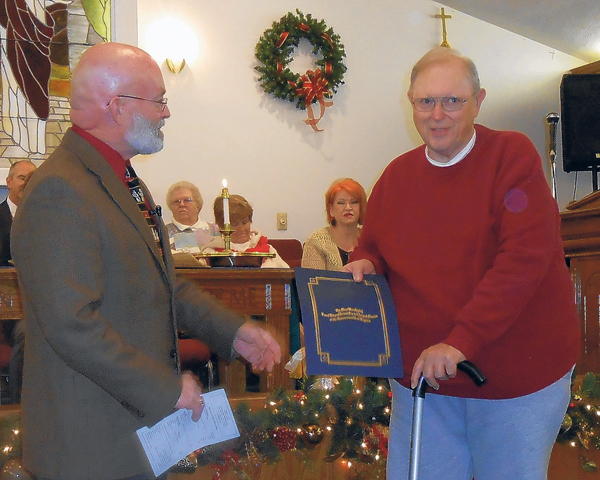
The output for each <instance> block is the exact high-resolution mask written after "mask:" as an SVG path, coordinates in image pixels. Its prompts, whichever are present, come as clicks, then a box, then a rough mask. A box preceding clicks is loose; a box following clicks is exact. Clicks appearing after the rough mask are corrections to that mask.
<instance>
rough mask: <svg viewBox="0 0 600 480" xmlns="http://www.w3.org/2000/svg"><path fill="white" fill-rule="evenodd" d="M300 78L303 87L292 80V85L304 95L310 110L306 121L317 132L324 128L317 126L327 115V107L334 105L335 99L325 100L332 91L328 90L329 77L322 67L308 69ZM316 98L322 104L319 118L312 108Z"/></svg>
mask: <svg viewBox="0 0 600 480" xmlns="http://www.w3.org/2000/svg"><path fill="white" fill-rule="evenodd" d="M300 79H301V80H302V87H298V86H297V85H296V84H295V83H294V82H290V85H292V87H294V88H295V89H296V93H297V94H298V95H299V96H300V97H304V102H305V104H306V110H307V111H308V118H307V119H306V120H304V123H306V124H307V125H310V126H311V127H312V129H313V130H314V131H315V132H322V131H323V130H321V129H319V128H317V123H319V120H321V119H322V118H323V115H325V109H326V108H327V107H331V106H332V105H333V101H331V100H325V95H327V96H329V97H330V96H331V92H330V91H329V90H327V79H326V78H325V77H324V76H323V72H322V71H321V69H320V68H317V69H316V70H315V71H312V70H308V71H307V72H306V74H304V75H302V77H300ZM315 98H316V99H317V101H318V102H319V104H320V105H321V114H320V115H319V118H315V114H314V112H313V109H312V102H313V100H314V99H315Z"/></svg>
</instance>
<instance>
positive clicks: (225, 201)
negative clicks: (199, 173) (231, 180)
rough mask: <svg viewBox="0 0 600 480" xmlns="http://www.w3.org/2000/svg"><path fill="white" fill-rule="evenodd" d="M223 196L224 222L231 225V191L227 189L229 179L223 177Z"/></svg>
mask: <svg viewBox="0 0 600 480" xmlns="http://www.w3.org/2000/svg"><path fill="white" fill-rule="evenodd" d="M221 196H222V197H223V222H224V223H225V225H229V224H230V221H229V191H228V190H227V180H225V179H223V191H222V192H221Z"/></svg>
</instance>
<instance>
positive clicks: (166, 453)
mask: <svg viewBox="0 0 600 480" xmlns="http://www.w3.org/2000/svg"><path fill="white" fill-rule="evenodd" d="M202 398H204V410H203V411H202V416H201V417H200V420H198V421H197V422H194V421H192V411H191V410H186V409H180V410H177V411H176V412H175V413H172V414H171V415H169V416H168V417H165V418H163V419H162V420H161V421H160V422H158V423H157V424H156V425H154V426H152V427H150V428H148V427H142V428H140V429H139V430H138V431H137V434H138V437H139V439H140V441H141V442H142V446H143V447H144V451H145V452H146V456H147V457H148V460H149V461H150V465H151V466H152V471H153V472H154V475H156V476H159V475H160V474H161V473H163V472H165V471H167V470H168V469H169V468H170V467H171V466H173V465H175V464H176V463H177V462H178V461H179V460H181V459H183V458H184V457H185V456H186V455H188V454H190V453H192V452H193V451H195V450H198V449H199V448H202V447H205V446H207V445H213V444H215V443H219V442H223V441H225V440H230V439H232V438H236V437H239V436H240V432H239V430H238V427H237V425H236V423H235V419H234V417H233V412H232V411H231V406H230V405H229V401H228V400H227V395H226V394H225V390H223V389H219V390H215V391H213V392H208V393H204V394H203V395H202Z"/></svg>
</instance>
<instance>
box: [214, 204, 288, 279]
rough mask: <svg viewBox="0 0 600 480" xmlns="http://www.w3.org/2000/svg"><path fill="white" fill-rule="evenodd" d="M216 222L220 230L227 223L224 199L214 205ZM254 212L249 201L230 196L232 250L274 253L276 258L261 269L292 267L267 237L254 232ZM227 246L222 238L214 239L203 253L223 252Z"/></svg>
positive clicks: (271, 259)
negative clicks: (224, 215) (224, 214)
mask: <svg viewBox="0 0 600 480" xmlns="http://www.w3.org/2000/svg"><path fill="white" fill-rule="evenodd" d="M213 211H214V214H215V221H216V222H217V225H219V227H220V228H223V226H224V224H225V222H224V217H223V199H222V198H221V197H217V198H215V202H214V203H213ZM253 213H254V210H253V209H252V207H251V206H250V204H249V203H248V201H247V200H246V199H245V198H244V197H242V196H241V195H230V196H229V222H230V226H231V229H232V230H234V231H233V233H232V234H231V245H230V248H231V249H232V250H235V251H236V252H265V253H274V254H275V257H274V258H265V259H264V260H263V263H262V265H261V268H290V266H289V265H288V264H287V263H286V262H285V261H284V260H283V259H282V258H281V257H280V256H279V254H278V253H277V250H275V248H274V247H273V246H272V245H269V243H268V240H267V237H265V236H263V235H261V233H260V232H259V231H257V230H252V214H253ZM224 248H225V244H224V242H223V239H222V238H221V237H215V238H213V239H212V240H211V241H210V242H209V243H208V244H207V245H206V246H205V247H204V248H203V249H202V252H206V253H214V252H219V251H222V250H223V249H224Z"/></svg>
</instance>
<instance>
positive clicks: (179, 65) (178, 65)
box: [165, 58, 185, 73]
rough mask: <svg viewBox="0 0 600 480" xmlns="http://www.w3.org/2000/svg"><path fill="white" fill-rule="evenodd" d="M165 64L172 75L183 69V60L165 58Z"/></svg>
mask: <svg viewBox="0 0 600 480" xmlns="http://www.w3.org/2000/svg"><path fill="white" fill-rule="evenodd" d="M165 63H166V64H167V68H168V69H169V70H171V71H172V72H173V73H179V72H181V70H183V67H185V58H176V59H172V58H167V59H166V60H165Z"/></svg>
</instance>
